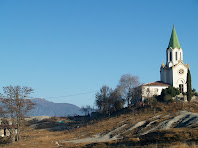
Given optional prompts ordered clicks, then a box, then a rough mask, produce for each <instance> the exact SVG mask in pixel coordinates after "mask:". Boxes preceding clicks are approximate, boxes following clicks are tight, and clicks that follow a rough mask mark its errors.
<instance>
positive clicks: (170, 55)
mask: <svg viewBox="0 0 198 148" xmlns="http://www.w3.org/2000/svg"><path fill="white" fill-rule="evenodd" d="M169 58H170V61H172V52H170V57H169Z"/></svg>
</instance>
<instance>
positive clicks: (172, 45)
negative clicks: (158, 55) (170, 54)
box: [168, 25, 181, 49]
mask: <svg viewBox="0 0 198 148" xmlns="http://www.w3.org/2000/svg"><path fill="white" fill-rule="evenodd" d="M175 47H177V48H178V49H180V48H181V46H180V44H179V40H178V38H177V34H176V31H175V26H174V25H173V30H172V34H171V38H170V42H169V45H168V48H172V49H174V48H175Z"/></svg>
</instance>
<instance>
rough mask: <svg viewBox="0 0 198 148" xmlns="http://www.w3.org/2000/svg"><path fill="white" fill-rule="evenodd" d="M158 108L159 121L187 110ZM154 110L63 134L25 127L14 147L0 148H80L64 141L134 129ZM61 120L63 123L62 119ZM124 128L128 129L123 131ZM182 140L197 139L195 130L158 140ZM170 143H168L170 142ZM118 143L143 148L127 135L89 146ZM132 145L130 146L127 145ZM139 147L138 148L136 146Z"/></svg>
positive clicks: (164, 135)
mask: <svg viewBox="0 0 198 148" xmlns="http://www.w3.org/2000/svg"><path fill="white" fill-rule="evenodd" d="M157 107H158V108H160V110H161V111H158V113H156V114H155V115H159V114H160V115H162V117H163V116H164V115H166V114H170V113H171V114H172V116H174V115H175V114H176V112H177V111H179V110H183V109H187V108H188V104H175V103H171V104H169V105H164V104H161V103H159V104H158V106H157ZM197 107H198V105H197V104H196V103H195V104H193V105H191V111H192V112H198V108H197ZM167 112H168V113H167ZM153 116H154V114H153V110H152V109H151V110H150V109H136V110H135V114H133V112H132V111H131V112H128V113H126V114H121V115H119V116H114V117H109V118H103V119H100V120H93V121H91V122H88V123H83V124H82V123H81V125H80V124H79V125H80V128H73V129H72V130H63V131H50V130H46V129H31V128H30V127H26V128H25V130H24V131H23V132H22V140H21V141H20V142H16V143H14V144H6V145H2V146H0V147H7V148H27V147H32V148H33V147H35V148H45V147H50V148H51V147H83V146H85V145H87V144H89V143H80V144H75V143H65V142H63V141H65V140H69V139H72V138H84V137H88V136H92V135H94V134H97V133H101V135H104V134H106V133H108V132H110V131H112V130H114V129H116V128H118V127H120V126H122V125H124V124H126V123H127V124H129V125H133V124H135V123H137V122H139V121H143V120H145V119H149V118H150V117H153ZM170 117H171V116H169V117H167V118H159V121H158V122H161V121H164V120H166V119H168V118H170ZM57 120H60V118H56V119H51V120H50V119H48V120H47V121H46V122H51V123H55V122H56V121H57ZM61 120H63V119H61ZM154 120H155V119H150V120H149V121H150V122H151V121H154ZM71 124H74V125H75V126H76V125H78V124H76V123H72V122H71V123H69V125H71ZM49 125H50V126H54V124H49ZM126 128H127V127H126ZM149 136H150V137H149V138H153V139H155V136H156V135H153V137H152V135H149ZM178 137H179V138H181V139H180V141H181V140H183V139H194V140H197V141H198V139H196V138H197V137H198V129H197V128H194V129H189V128H186V129H185V128H183V129H179V128H177V129H171V130H167V131H160V133H159V137H158V138H162V139H163V138H164V139H166V140H167V141H164V142H165V143H166V142H174V140H172V139H177V138H178ZM170 139H171V140H170ZM118 142H119V143H120V144H121V143H123V145H122V146H123V147H130V146H131V147H132V146H134V144H136V147H143V145H142V144H141V141H140V139H139V137H134V135H133V133H132V132H131V133H130V132H129V133H128V134H126V135H125V138H124V139H123V140H122V141H111V142H106V143H100V144H96V145H92V146H91V147H116V146H117V145H118ZM130 144H131V145H130ZM137 145H139V146H137ZM165 145H166V147H170V148H177V147H178V148H194V147H196V144H195V143H194V144H193V143H191V144H186V143H174V144H165ZM147 146H148V147H153V148H154V147H156V148H158V147H163V144H161V145H160V144H157V145H156V144H150V145H149V144H147Z"/></svg>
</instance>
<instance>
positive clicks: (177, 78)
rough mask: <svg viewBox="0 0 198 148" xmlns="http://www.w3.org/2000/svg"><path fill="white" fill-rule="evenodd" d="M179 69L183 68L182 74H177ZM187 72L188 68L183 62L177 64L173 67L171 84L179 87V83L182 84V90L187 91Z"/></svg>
mask: <svg viewBox="0 0 198 148" xmlns="http://www.w3.org/2000/svg"><path fill="white" fill-rule="evenodd" d="M180 69H183V70H184V73H183V74H179V70H180ZM187 73H188V68H187V67H186V66H184V65H183V63H180V64H179V65H177V66H175V67H174V68H173V86H174V87H176V88H179V84H183V86H184V88H183V90H184V92H186V91H187V84H186V80H187Z"/></svg>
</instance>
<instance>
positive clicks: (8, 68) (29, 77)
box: [0, 0, 198, 106]
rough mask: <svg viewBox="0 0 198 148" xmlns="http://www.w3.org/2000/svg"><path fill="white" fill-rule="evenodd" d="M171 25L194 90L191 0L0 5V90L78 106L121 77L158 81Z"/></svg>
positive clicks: (194, 7) (197, 56) (197, 59)
mask: <svg viewBox="0 0 198 148" xmlns="http://www.w3.org/2000/svg"><path fill="white" fill-rule="evenodd" d="M173 24H174V25H175V28H176V32H177V35H178V39H179V42H180V45H181V47H182V49H183V52H184V63H189V64H190V68H191V75H192V87H193V88H195V89H197V90H198V77H197V74H198V66H197V64H198V1H197V0H189V1H186V0H174V1H173V0H166V1H164V0H150V1H148V0H144V1H143V0H136V1H135V0H134V1H133V0H17V1H16V0H1V1H0V55H1V56H0V63H1V64H0V65H1V72H0V92H1V93H2V92H3V90H2V88H3V87H4V86H8V85H21V86H30V87H32V88H33V89H34V90H35V91H34V95H32V96H33V97H41V98H45V99H47V100H49V101H53V102H65V103H72V104H75V105H77V106H82V105H93V104H94V100H95V93H96V92H97V91H98V90H99V89H100V88H101V86H102V85H104V84H106V85H108V86H109V87H112V88H115V87H116V85H117V84H118V81H119V79H120V77H121V75H123V74H126V73H130V74H132V75H137V76H139V78H140V81H141V82H142V83H148V82H153V81H157V80H159V79H160V66H161V64H162V62H163V61H164V62H165V59H166V57H165V52H166V48H167V46H168V43H169V39H170V36H171V31H172V26H173Z"/></svg>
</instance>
